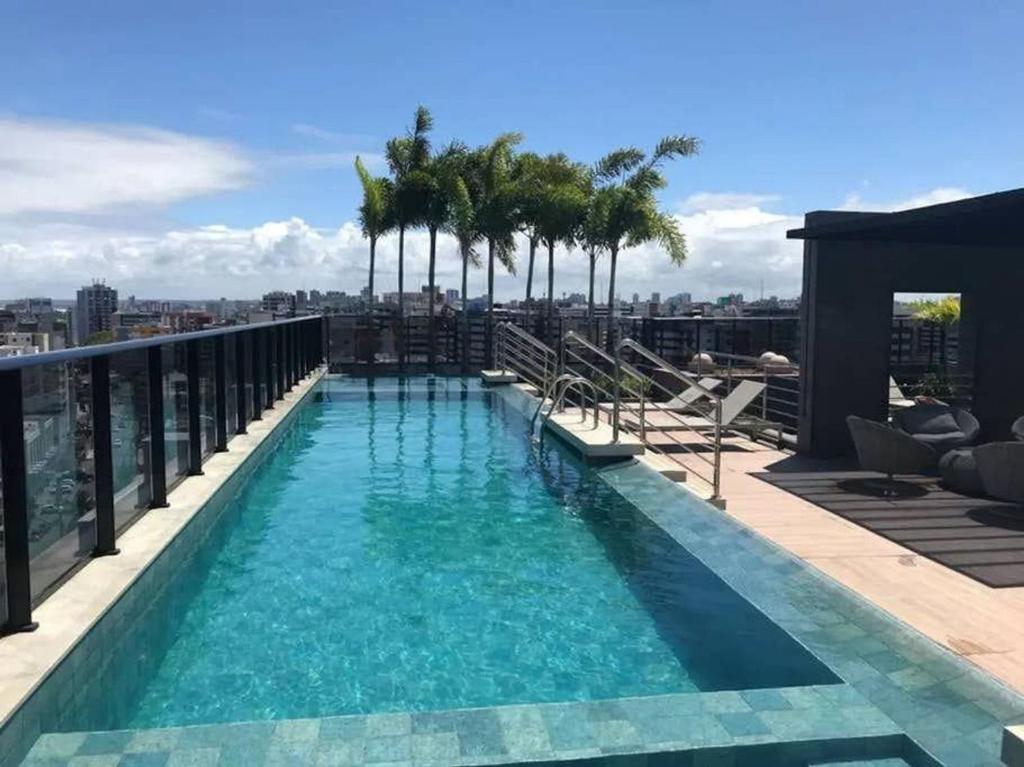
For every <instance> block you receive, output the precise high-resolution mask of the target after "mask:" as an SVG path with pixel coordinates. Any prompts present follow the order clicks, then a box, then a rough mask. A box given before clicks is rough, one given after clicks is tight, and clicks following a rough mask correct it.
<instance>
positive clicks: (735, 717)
mask: <svg viewBox="0 0 1024 767" xmlns="http://www.w3.org/2000/svg"><path fill="white" fill-rule="evenodd" d="M716 718H717V719H718V721H719V722H721V723H722V726H723V727H725V729H726V730H728V731H729V734H730V735H736V736H741V735H767V734H768V733H770V732H771V729H770V728H769V727H768V725H766V724H765V723H764V720H762V719H761V717H759V716H758V715H757V714H754V713H743V712H739V713H725V714H718V715H717V717H716Z"/></svg>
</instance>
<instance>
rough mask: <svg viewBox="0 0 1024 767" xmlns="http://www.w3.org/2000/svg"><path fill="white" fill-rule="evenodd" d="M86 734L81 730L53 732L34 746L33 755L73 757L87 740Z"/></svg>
mask: <svg viewBox="0 0 1024 767" xmlns="http://www.w3.org/2000/svg"><path fill="white" fill-rule="evenodd" d="M85 738H86V735H85V733H81V732H59V733H51V734H48V735H46V736H45V737H43V738H40V739H39V741H38V742H37V743H36V744H35V746H34V747H33V748H32V755H33V756H35V757H37V758H42V757H65V758H68V757H71V756H74V755H75V754H76V753H78V749H79V748H81V746H82V744H83V743H84V742H85Z"/></svg>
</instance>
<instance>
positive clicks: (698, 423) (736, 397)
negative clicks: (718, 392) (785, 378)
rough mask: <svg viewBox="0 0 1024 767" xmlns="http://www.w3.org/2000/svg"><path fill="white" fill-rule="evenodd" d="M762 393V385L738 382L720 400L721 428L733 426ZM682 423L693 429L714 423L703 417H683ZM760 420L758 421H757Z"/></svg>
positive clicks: (681, 418)
mask: <svg viewBox="0 0 1024 767" xmlns="http://www.w3.org/2000/svg"><path fill="white" fill-rule="evenodd" d="M763 391H764V384H763V383H759V382H757V381H749V380H748V381H740V383H739V384H738V385H737V386H736V388H735V389H733V390H732V391H731V392H729V395H728V396H727V397H725V398H723V399H722V428H723V429H724V428H726V427H728V426H731V425H733V423H734V422H736V421H737V420H739V418H740V416H741V415H742V414H743V411H744V410H746V409H747V407H748V406H749V405H750V403H751V402H753V401H754V400H755V399H757V398H758V396H760V394H761V392H763ZM680 420H682V422H683V423H685V424H686V425H687V426H692V427H693V428H701V427H709V426H714V425H715V424H714V421H713V420H712V419H711V418H710V417H708V418H706V417H704V416H692V415H684V416H681V417H680ZM758 420H760V419H758Z"/></svg>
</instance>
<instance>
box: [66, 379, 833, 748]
mask: <svg viewBox="0 0 1024 767" xmlns="http://www.w3.org/2000/svg"><path fill="white" fill-rule="evenodd" d="M527 429H528V421H527V420H526V418H525V417H524V415H523V413H522V412H521V411H520V410H519V409H517V408H516V407H514V406H512V405H511V404H509V402H507V401H506V400H505V399H503V398H502V397H499V396H496V395H493V394H491V393H489V392H488V391H486V390H484V389H482V388H481V387H479V386H478V385H477V384H476V383H474V382H469V381H462V380H457V379H455V380H445V379H432V380H424V379H413V380H410V379H403V380H398V379H377V380H372V379H371V380H366V379H361V380H347V381H346V380H340V381H339V380H333V381H330V382H323V383H321V384H320V388H319V390H318V391H316V392H315V393H314V396H313V397H312V398H311V400H310V401H309V402H307V404H305V405H304V406H303V407H302V408H301V409H300V411H299V412H298V413H297V415H296V418H295V420H294V421H293V423H292V424H291V425H290V427H289V431H288V433H287V435H286V436H285V438H284V439H283V440H282V442H281V443H280V444H279V446H278V447H277V449H276V450H275V451H274V452H273V454H271V455H270V456H269V457H268V458H267V459H266V460H265V461H264V462H263V463H262V464H261V465H260V467H259V468H258V469H257V470H256V473H255V474H254V475H253V476H252V478H251V479H250V481H249V482H248V483H247V484H246V486H245V487H244V489H243V490H242V492H241V493H240V494H239V495H237V496H236V497H235V498H234V499H232V500H231V501H230V502H229V503H228V504H227V505H226V507H225V509H224V510H223V512H222V515H221V518H220V519H219V520H218V522H217V524H216V526H215V527H214V528H213V530H212V531H211V533H210V534H209V536H208V537H207V539H206V540H205V542H204V543H203V544H202V546H201V547H200V548H199V550H198V551H197V553H196V554H195V555H194V556H193V557H191V558H190V559H189V560H188V562H187V563H186V564H185V565H184V567H183V568H181V569H180V570H179V571H178V572H177V573H176V575H175V578H174V583H173V584H172V585H171V586H170V587H169V588H168V590H167V592H166V593H167V596H166V598H167V599H168V600H172V601H174V602H175V603H176V606H175V607H174V608H173V609H171V608H168V607H166V606H164V607H161V608H160V609H159V610H154V611H152V612H153V613H157V612H160V611H163V613H164V614H165V615H166V614H167V612H168V611H170V612H172V613H173V614H174V615H176V616H177V617H176V618H175V619H174V621H173V625H168V627H167V629H166V630H165V631H149V632H146V631H145V630H143V631H144V633H148V634H151V635H152V638H151V640H150V642H149V643H147V647H146V651H145V653H144V655H143V657H141V658H140V661H139V665H138V667H133V668H132V670H131V673H130V674H129V673H125V670H124V669H123V667H120V666H117V667H115V668H113V669H112V670H111V672H110V677H109V678H108V679H107V682H106V684H105V685H104V687H105V688H106V689H108V690H109V689H114V690H117V694H114V695H109V696H104V697H105V700H106V701H107V702H105V703H104V704H103V705H101V706H95V707H93V710H92V711H89V712H87V713H86V715H85V717H84V719H85V721H82V722H81V725H82V726H83V728H84V729H101V728H103V729H116V728H149V727H165V726H173V725H185V724H202V723H215V722H231V721H251V720H263V719H293V718H303V717H323V716H331V715H338V714H349V713H379V712H386V711H415V710H439V709H452V708H462V707H474V706H494V705H503V704H511V703H537V702H555V701H570V700H599V699H607V698H620V697H627V696H642V695H656V694H663V693H680V692H690V691H709V690H737V689H751V688H758V687H782V686H788V685H813V684H828V683H832V682H836V681H838V680H837V678H836V677H835V676H834V675H833V674H832V673H831V672H830V671H829V670H828V669H827V668H826V667H825V666H824V665H823V664H822V663H820V662H819V661H818V660H816V659H815V658H814V657H813V656H812V655H811V654H810V653H809V652H808V651H807V650H806V649H804V648H803V647H802V646H801V645H799V644H798V643H797V642H796V641H794V640H793V639H792V638H791V637H790V636H789V635H788V634H786V633H785V632H784V631H782V630H781V629H780V628H779V627H778V626H776V625H775V624H774V623H772V622H771V621H770V620H768V619H767V618H766V617H765V616H764V615H763V614H761V613H760V612H758V611H757V610H756V609H755V608H754V607H752V606H751V605H750V604H749V603H748V602H746V601H745V600H744V599H742V598H741V597H740V596H739V595H738V594H736V593H735V592H734V591H733V590H732V589H730V588H729V587H728V586H727V585H726V584H725V583H724V582H723V581H722V580H721V579H719V578H718V577H717V576H716V575H715V574H714V573H712V572H711V571H710V570H709V569H708V568H707V567H705V566H704V565H702V564H701V563H700V562H699V561H698V560H697V559H695V558H694V557H692V556H690V555H689V554H688V553H687V552H686V551H685V550H684V549H683V548H681V547H680V546H679V545H678V544H677V543H676V542H674V541H672V540H671V539H670V538H669V537H668V536H667V535H666V534H665V533H664V532H663V531H662V530H661V528H660V527H658V526H657V525H655V524H653V523H652V522H651V521H649V520H648V518H647V517H646V516H645V515H643V514H642V513H640V512H639V511H637V509H635V508H634V507H633V506H632V505H631V504H630V503H629V502H627V501H626V500H625V499H624V498H623V497H622V496H621V495H619V494H618V493H617V492H616V491H615V490H613V489H612V488H611V487H610V486H609V485H608V484H607V483H605V482H604V481H602V480H601V479H600V478H599V476H598V475H597V474H596V473H595V472H594V471H593V470H592V469H591V468H588V467H587V466H585V465H583V464H582V463H580V462H579V460H578V459H576V458H575V457H574V456H573V455H572V454H570V453H569V452H568V451H567V450H566V449H564V448H563V447H561V446H560V445H558V444H557V443H555V442H554V441H553V440H547V441H545V443H544V444H543V446H538V445H537V444H536V443H535V442H534V441H532V440H531V439H530V436H529V435H528V434H527ZM158 618H159V616H156V615H154V619H158ZM111 699H113V700H118V701H120V703H119V704H118V705H116V706H111V705H110V704H109V701H110V700H111Z"/></svg>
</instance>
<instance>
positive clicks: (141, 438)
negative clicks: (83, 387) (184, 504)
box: [110, 349, 153, 531]
mask: <svg viewBox="0 0 1024 767" xmlns="http://www.w3.org/2000/svg"><path fill="white" fill-rule="evenodd" d="M147 358H148V350H147V349H138V350H135V351H130V352H122V353H121V354H114V355H112V356H111V357H110V419H111V424H110V439H111V455H112V458H113V464H114V526H115V529H117V530H119V531H120V530H121V529H122V528H124V527H125V526H126V525H128V524H129V523H130V522H132V521H133V520H134V519H135V518H136V517H137V516H139V515H140V514H142V513H143V512H144V511H146V509H148V508H149V504H150V501H152V499H153V489H152V484H151V482H152V471H151V469H150V445H149V441H150V432H149V370H148V366H147Z"/></svg>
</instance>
